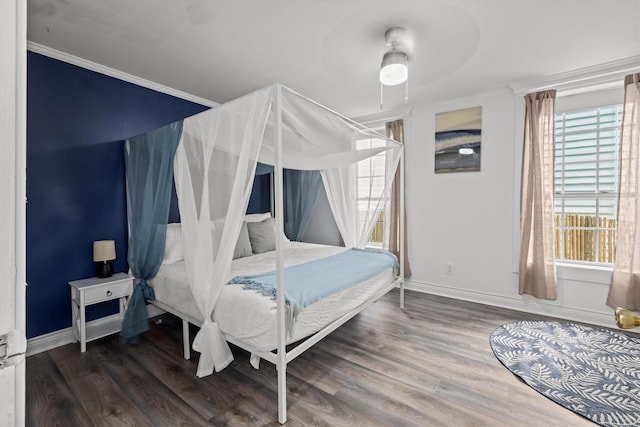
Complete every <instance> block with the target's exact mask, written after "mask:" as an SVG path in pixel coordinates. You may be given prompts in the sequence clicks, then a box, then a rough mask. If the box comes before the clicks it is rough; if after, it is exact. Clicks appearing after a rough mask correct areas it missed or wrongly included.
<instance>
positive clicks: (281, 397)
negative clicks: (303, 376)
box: [274, 84, 287, 424]
mask: <svg viewBox="0 0 640 427" xmlns="http://www.w3.org/2000/svg"><path fill="white" fill-rule="evenodd" d="M275 95H276V100H275V101H276V102H275V108H276V110H275V113H276V150H275V162H274V163H275V165H274V166H275V167H274V178H275V185H274V187H275V196H276V197H275V199H276V205H275V208H276V251H277V256H276V283H277V289H278V290H277V293H276V303H277V306H278V321H277V326H278V354H277V360H276V369H277V370H278V421H279V422H280V424H284V423H285V422H287V353H286V347H285V344H286V341H285V337H286V336H285V332H286V331H285V328H286V326H285V325H286V323H285V305H284V262H283V259H282V243H283V242H282V236H283V234H284V201H283V195H282V86H280V84H276V85H275Z"/></svg>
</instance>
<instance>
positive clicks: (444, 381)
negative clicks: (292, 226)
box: [26, 291, 593, 427]
mask: <svg viewBox="0 0 640 427" xmlns="http://www.w3.org/2000/svg"><path fill="white" fill-rule="evenodd" d="M398 297H399V293H398V292H397V291H393V292H391V293H390V294H389V295H387V296H385V297H384V298H382V299H381V300H380V301H379V302H377V303H376V304H373V305H372V306H371V307H369V308H368V309H366V310H365V311H364V312H363V313H361V314H360V315H358V316H357V317H355V318H354V319H352V320H351V321H350V322H348V323H347V324H345V325H344V326H342V327H341V328H340V329H338V330H337V331H335V332H334V333H332V334H331V335H330V336H329V337H327V338H325V339H324V340H323V341H322V342H320V343H318V344H317V345H316V346H314V347H313V348H312V349H310V350H308V351H307V352H305V353H304V354H303V355H302V356H300V357H299V358H297V359H296V360H295V361H293V362H292V363H291V364H290V365H289V368H288V371H287V372H288V402H289V413H288V416H289V420H288V422H287V425H288V426H309V425H318V426H421V427H423V426H563V427H565V426H582V425H584V426H592V425H593V424H592V423H591V422H589V421H588V420H586V419H584V418H582V417H580V416H579V415H576V414H574V413H572V412H570V411H568V410H566V409H564V408H562V407H561V406H559V405H557V404H555V403H553V402H552V401H550V400H548V399H547V398H545V397H543V396H541V395H540V394H538V393H537V392H535V391H534V390H532V389H531V388H529V387H528V386H527V385H525V384H524V383H523V382H521V381H520V380H519V379H518V378H517V377H515V376H514V375H512V374H511V373H510V372H509V371H508V370H507V369H505V368H504V367H503V366H502V365H501V364H500V362H498V360H497V359H496V358H495V357H494V356H493V353H492V351H491V348H490V346H489V334H490V333H491V331H493V330H494V329H495V328H497V327H498V326H500V325H502V324H503V323H507V322H510V321H516V320H524V319H534V318H538V319H539V318H540V317H539V316H533V315H528V314H524V313H519V312H514V311H510V310H505V309H500V308H495V307H488V306H483V305H479V304H473V303H468V302H463V301H457V300H451V299H447V298H443V297H437V296H433V295H426V294H421V293H416V292H410V291H407V293H406V310H404V311H401V310H399V309H398ZM157 319H161V320H162V322H159V323H157V324H156V323H154V324H152V327H151V330H150V331H149V332H147V333H146V334H145V336H144V338H143V340H142V342H141V343H140V344H139V345H137V346H123V345H121V344H120V341H119V339H118V337H117V336H111V337H107V338H103V339H101V340H97V341H94V342H90V343H89V344H88V345H87V352H86V353H84V354H81V353H80V351H79V345H78V344H70V345H67V346H64V347H60V348H57V349H54V350H51V351H48V352H45V353H41V354H37V355H34V356H31V357H29V358H28V359H27V409H26V419H27V425H28V426H134V425H135V426H200V425H208V426H210V425H215V426H223V425H229V426H246V425H253V426H265V425H268V426H276V425H279V424H278V422H277V392H276V390H277V388H276V371H275V368H274V367H273V365H271V364H269V363H267V362H265V361H262V363H261V366H260V369H259V370H254V369H253V368H252V367H251V365H250V364H249V355H248V354H247V353H246V352H244V351H242V350H240V349H238V348H236V347H234V348H233V349H232V350H233V353H234V355H235V361H234V362H233V363H232V365H230V366H229V367H227V368H226V369H225V370H223V371H222V372H219V373H215V374H214V375H211V376H209V377H207V378H203V379H199V378H197V377H196V376H195V374H194V373H195V370H196V360H195V359H197V353H195V356H194V360H190V361H187V360H184V359H182V357H181V352H182V345H181V342H182V341H181V338H180V337H181V323H180V322H179V321H178V319H176V318H175V317H173V316H171V315H163V316H161V317H159V318H156V319H154V320H157ZM192 336H193V334H192Z"/></svg>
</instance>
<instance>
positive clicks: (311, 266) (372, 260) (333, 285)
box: [229, 248, 398, 316]
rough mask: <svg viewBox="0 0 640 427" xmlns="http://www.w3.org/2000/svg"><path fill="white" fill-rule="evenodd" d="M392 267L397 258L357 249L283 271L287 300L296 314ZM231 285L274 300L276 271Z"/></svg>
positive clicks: (238, 278) (379, 252)
mask: <svg viewBox="0 0 640 427" xmlns="http://www.w3.org/2000/svg"><path fill="white" fill-rule="evenodd" d="M389 267H393V268H396V269H397V268H398V259H397V258H396V256H395V255H393V254H391V253H389V252H384V251H378V250H369V249H356V248H352V249H348V250H346V251H344V252H341V253H339V254H336V255H332V256H329V257H326V258H321V259H318V260H314V261H309V262H306V263H303V264H298V265H293V266H291V267H287V268H285V269H284V287H285V292H284V296H285V300H286V302H287V303H288V304H289V305H291V306H292V307H293V308H294V313H295V312H296V311H298V310H299V309H300V308H304V307H306V306H308V305H311V304H313V303H314V302H316V301H318V300H320V299H322V298H324V297H326V296H329V295H331V294H333V293H335V292H338V291H341V290H343V289H346V288H349V287H351V286H353V285H355V284H357V283H360V282H362V281H364V280H367V279H370V278H371V277H373V276H375V275H377V274H380V273H381V272H383V271H384V270H386V269H387V268H389ZM229 283H230V284H242V285H243V286H244V288H245V289H253V290H256V291H258V292H261V293H262V294H263V295H265V296H268V297H271V298H274V299H275V297H276V272H275V271H273V272H270V273H263V274H257V275H255V276H238V277H235V278H233V279H232V280H231V281H230V282H229ZM294 316H295V314H294Z"/></svg>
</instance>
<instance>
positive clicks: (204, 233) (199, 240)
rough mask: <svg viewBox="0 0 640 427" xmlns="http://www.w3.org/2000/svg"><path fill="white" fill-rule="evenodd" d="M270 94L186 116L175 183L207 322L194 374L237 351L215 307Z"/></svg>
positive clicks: (196, 292) (195, 288)
mask: <svg viewBox="0 0 640 427" xmlns="http://www.w3.org/2000/svg"><path fill="white" fill-rule="evenodd" d="M267 95H268V94H267V93H264V92H260V93H257V94H255V95H254V96H251V97H244V98H240V99H239V100H236V101H235V102H234V104H233V105H232V106H229V105H228V104H225V105H222V106H220V107H218V108H216V112H215V114H198V115H195V116H192V117H190V118H188V119H185V120H184V127H183V133H182V139H181V141H180V144H179V146H178V149H177V151H176V158H175V163H174V165H175V181H176V191H177V194H178V203H179V208H180V217H181V222H182V240H183V248H184V259H185V267H186V271H187V275H188V278H189V285H190V286H191V290H192V293H193V296H194V299H195V301H196V303H197V304H198V307H199V309H200V312H201V314H202V317H203V319H204V323H203V325H202V327H201V329H200V330H199V331H198V334H197V335H196V337H195V339H194V342H193V349H194V350H196V351H198V352H200V353H201V354H200V360H199V362H198V369H197V372H196V375H198V376H199V377H203V376H206V375H210V374H211V373H213V369H214V368H215V370H216V371H220V370H222V369H223V368H225V367H226V366H227V365H228V364H229V363H231V361H232V360H233V355H232V353H231V350H230V349H229V346H228V344H227V342H226V340H225V339H224V336H223V335H222V333H221V331H220V330H219V328H218V325H217V323H215V322H214V321H213V320H212V313H213V309H214V307H215V305H216V302H217V300H218V296H219V294H220V291H221V290H222V286H224V285H225V283H226V282H228V281H229V279H230V278H229V277H228V275H229V271H230V269H231V261H232V258H233V250H234V248H235V245H236V240H237V238H238V235H239V233H240V228H241V227H242V222H243V217H244V213H245V212H246V209H247V205H248V203H249V196H250V195H251V188H252V185H253V178H254V174H255V168H256V164H257V160H256V159H257V157H258V152H259V150H260V145H261V143H262V135H263V133H264V129H265V124H266V120H267V115H268V113H269V108H270V104H269V103H268V102H267V98H266V97H267Z"/></svg>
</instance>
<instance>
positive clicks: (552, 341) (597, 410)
mask: <svg viewBox="0 0 640 427" xmlns="http://www.w3.org/2000/svg"><path fill="white" fill-rule="evenodd" d="M489 340H490V343H491V348H492V350H493V353H494V354H495V356H496V357H497V358H498V360H500V362H501V363H502V364H503V365H504V366H505V367H506V368H507V369H509V370H510V371H511V372H513V373H514V374H515V375H517V376H519V377H520V378H522V379H523V380H524V382H526V383H527V384H528V385H529V386H530V387H532V388H533V389H534V390H536V391H538V392H539V393H541V394H543V395H544V396H546V397H548V398H549V399H551V400H553V401H554V402H556V403H558V404H560V405H562V406H564V407H565V408H567V409H570V410H571V411H573V412H576V413H578V414H580V415H582V416H584V417H586V418H588V419H589V420H591V421H593V422H595V423H597V424H600V425H602V426H618V427H620V426H640V338H637V337H632V336H629V335H626V334H624V333H621V332H616V331H613V330H610V329H606V328H599V327H590V326H583V325H577V324H573V323H564V322H543V321H522V322H516V323H509V324H506V325H502V326H501V327H499V328H497V329H496V330H495V331H493V333H492V334H491V337H490V339H489Z"/></svg>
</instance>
